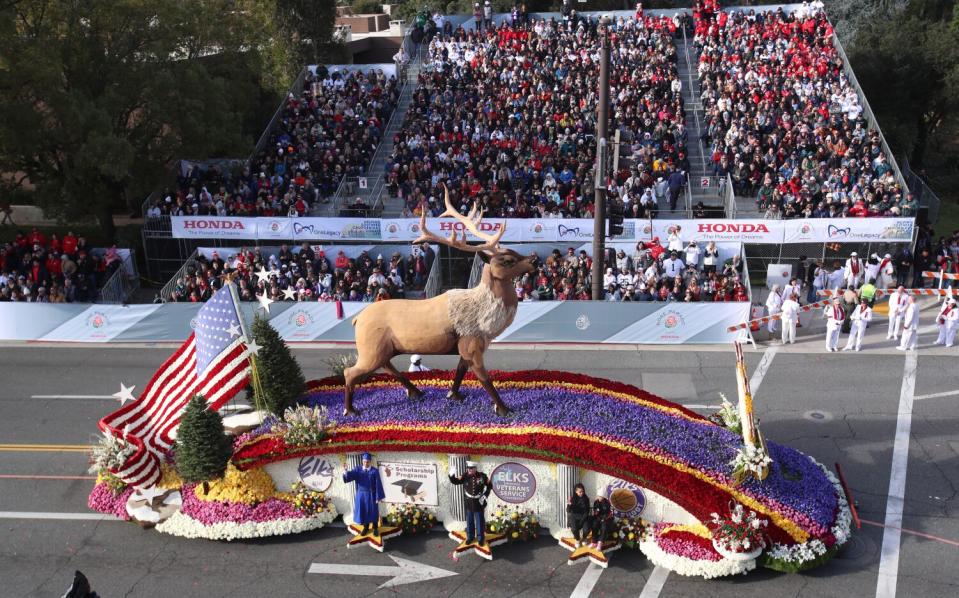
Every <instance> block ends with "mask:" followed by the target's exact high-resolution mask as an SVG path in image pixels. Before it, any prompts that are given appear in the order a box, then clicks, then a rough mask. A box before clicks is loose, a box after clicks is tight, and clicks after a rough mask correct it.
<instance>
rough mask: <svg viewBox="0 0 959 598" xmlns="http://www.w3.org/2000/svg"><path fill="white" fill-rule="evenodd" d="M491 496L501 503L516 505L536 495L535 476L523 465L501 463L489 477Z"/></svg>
mask: <svg viewBox="0 0 959 598" xmlns="http://www.w3.org/2000/svg"><path fill="white" fill-rule="evenodd" d="M490 483H491V484H492V485H493V494H495V495H496V496H497V498H499V499H500V500H501V501H503V502H508V503H510V504H514V505H518V504H521V503H524V502H526V501H528V500H529V499H531V498H533V495H534V494H536V476H534V475H533V472H532V471H530V470H529V468H527V467H526V466H525V465H521V464H519V463H513V462H508V463H503V464H502V465H500V466H498V467H497V468H496V469H494V470H493V473H492V475H490Z"/></svg>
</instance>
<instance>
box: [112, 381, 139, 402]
mask: <svg viewBox="0 0 959 598" xmlns="http://www.w3.org/2000/svg"><path fill="white" fill-rule="evenodd" d="M134 388H136V386H124V385H123V382H121V383H120V392H115V393H113V395H112V396H113V398H115V399H119V400H120V405H121V406H123V404H124V403H126V402H127V401H133V400H136V399H135V398H134V396H133V389H134Z"/></svg>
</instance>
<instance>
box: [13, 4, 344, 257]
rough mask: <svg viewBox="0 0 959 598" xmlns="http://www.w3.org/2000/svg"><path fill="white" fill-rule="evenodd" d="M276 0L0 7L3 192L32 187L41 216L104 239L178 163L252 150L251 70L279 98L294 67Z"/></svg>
mask: <svg viewBox="0 0 959 598" xmlns="http://www.w3.org/2000/svg"><path fill="white" fill-rule="evenodd" d="M276 1H277V0H197V1H195V2H181V1H180V0H117V1H115V2H85V1H81V0H16V1H11V2H0V172H8V173H17V174H16V175H15V177H14V178H8V177H4V179H2V181H0V184H2V185H3V186H4V187H5V188H2V189H0V193H4V192H6V193H12V192H14V191H17V190H19V191H21V193H22V191H23V190H24V189H33V191H32V195H33V198H34V200H35V203H36V204H37V205H39V206H40V207H42V208H43V209H44V211H45V212H46V214H47V215H49V216H52V217H55V218H58V219H59V220H60V221H62V222H77V221H80V220H86V219H89V218H93V219H95V220H96V221H97V222H98V224H99V225H100V227H101V228H102V229H103V231H104V234H105V236H106V237H107V238H113V237H114V227H113V213H114V211H116V210H122V209H125V208H129V209H131V210H134V209H136V208H137V207H138V206H139V204H140V203H141V202H142V199H143V197H145V196H146V194H148V193H149V192H150V191H152V190H154V189H155V188H156V187H157V186H159V185H161V184H162V183H163V182H165V181H166V180H167V179H168V177H169V173H170V170H171V168H172V166H173V164H174V162H175V160H179V159H181V158H184V157H200V158H207V157H234V156H237V155H240V156H245V155H247V154H248V153H249V151H250V147H251V146H252V144H253V141H254V139H253V137H252V135H250V134H248V133H247V132H245V131H244V130H243V124H244V122H245V121H246V120H247V119H246V118H245V117H246V116H247V115H249V114H250V112H251V111H253V110H255V108H256V104H257V102H258V101H260V100H261V99H262V98H261V97H260V96H259V94H258V93H257V91H258V90H257V89H256V86H255V85H250V84H249V83H250V82H249V79H250V73H251V72H252V73H256V72H260V73H263V75H262V79H263V80H265V81H266V82H267V83H266V85H267V86H271V87H272V88H274V89H276V90H278V91H279V93H282V92H283V91H285V89H286V86H288V85H289V81H290V79H289V72H290V71H291V70H295V69H290V68H289V66H288V65H287V64H286V62H287V57H286V55H285V54H284V51H283V46H282V45H280V44H276V43H274V42H273V40H274V39H275V38H280V37H281V36H280V35H279V34H278V33H277V29H276V26H275V24H274V23H275V20H276V19H275V15H276ZM316 4H326V3H324V2H317V3H316ZM278 97H279V96H278V95H275V96H274V97H273V99H272V100H271V102H270V103H271V104H272V105H273V106H275V105H276V104H275V102H276V101H277V100H278ZM259 122H260V127H262V119H259ZM259 132H260V130H259V129H257V131H256V135H258V134H259Z"/></svg>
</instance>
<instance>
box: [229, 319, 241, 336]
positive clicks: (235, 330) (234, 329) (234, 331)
mask: <svg viewBox="0 0 959 598" xmlns="http://www.w3.org/2000/svg"><path fill="white" fill-rule="evenodd" d="M226 333H227V334H229V335H230V336H231V337H234V336H240V327H239V326H237V325H236V322H233V323H232V324H230V327H229V328H227V329H226Z"/></svg>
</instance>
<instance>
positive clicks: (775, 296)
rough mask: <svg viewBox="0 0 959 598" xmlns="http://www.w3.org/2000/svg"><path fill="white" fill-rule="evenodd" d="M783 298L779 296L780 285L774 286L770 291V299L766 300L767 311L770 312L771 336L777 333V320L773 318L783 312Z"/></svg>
mask: <svg viewBox="0 0 959 598" xmlns="http://www.w3.org/2000/svg"><path fill="white" fill-rule="evenodd" d="M782 306H783V298H782V295H780V294H779V285H778V284H774V285H773V288H772V290H771V291H769V298H768V299H766V309H767V310H768V311H769V314H768V315H769V334H773V333H775V332H776V319H775V318H773V316H775V315H777V314H779V313H780V311H782Z"/></svg>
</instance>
